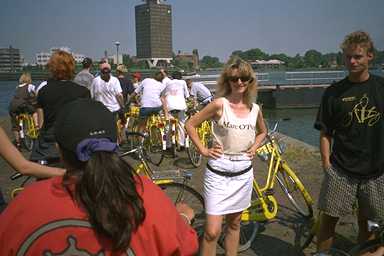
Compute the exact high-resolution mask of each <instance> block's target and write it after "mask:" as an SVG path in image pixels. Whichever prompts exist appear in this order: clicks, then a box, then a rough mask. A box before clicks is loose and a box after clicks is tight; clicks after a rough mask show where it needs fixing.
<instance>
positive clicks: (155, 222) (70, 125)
mask: <svg viewBox="0 0 384 256" xmlns="http://www.w3.org/2000/svg"><path fill="white" fill-rule="evenodd" d="M79 110H81V111H79ZM89 117H93V118H89ZM55 136H56V141H57V143H58V146H59V150H60V154H61V157H62V160H63V162H64V165H65V167H66V170H67V171H66V173H65V175H64V176H63V177H57V178H53V179H47V180H43V181H39V182H35V183H33V184H31V185H30V186H27V187H26V188H25V190H24V191H23V192H21V193H20V194H19V195H18V196H17V197H16V198H15V199H14V200H13V201H12V202H11V203H10V204H9V206H8V207H7V208H6V209H5V211H4V212H3V213H2V215H0V255H43V254H44V255H58V254H60V255H80V254H81V255H193V254H195V253H196V252H197V250H198V241H197V235H196V232H195V231H194V230H193V228H192V227H191V226H189V225H188V222H190V220H191V219H192V218H193V217H194V213H193V210H192V209H191V208H190V207H188V206H187V205H185V204H180V205H177V206H176V207H175V206H174V205H173V203H172V202H171V200H170V199H169V198H167V197H166V195H165V194H164V193H163V192H162V191H161V189H160V188H159V187H158V186H156V185H155V184H154V183H153V182H152V181H151V180H149V179H147V178H145V177H139V176H137V175H136V174H135V172H134V171H133V169H132V168H131V166H130V165H129V164H128V163H127V162H125V161H124V160H123V159H121V158H119V156H118V154H117V152H116V150H117V144H116V129H115V125H114V117H113V114H112V113H111V112H110V111H108V109H107V108H106V107H104V105H103V104H102V103H100V102H96V101H92V100H90V99H79V100H76V101H73V102H71V103H68V104H66V105H65V106H64V107H63V108H62V110H61V111H60V113H59V115H58V117H57V120H56V123H55Z"/></svg>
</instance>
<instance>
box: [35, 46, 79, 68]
mask: <svg viewBox="0 0 384 256" xmlns="http://www.w3.org/2000/svg"><path fill="white" fill-rule="evenodd" d="M59 50H61V51H66V52H68V53H71V54H72V56H73V58H74V59H75V62H76V63H81V62H82V61H83V60H84V58H85V57H86V56H85V55H84V54H79V53H74V52H72V51H71V48H69V47H66V46H63V47H52V48H51V49H50V50H49V52H39V53H37V54H36V64H37V65H39V66H45V65H47V64H48V61H49V58H51V55H52V54H53V53H54V52H56V51H59Z"/></svg>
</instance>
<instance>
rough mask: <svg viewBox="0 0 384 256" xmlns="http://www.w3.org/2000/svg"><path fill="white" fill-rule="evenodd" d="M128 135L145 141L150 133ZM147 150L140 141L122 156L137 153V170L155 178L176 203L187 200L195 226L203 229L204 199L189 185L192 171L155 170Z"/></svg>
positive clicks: (141, 173) (152, 178) (128, 133)
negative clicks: (192, 211) (193, 214)
mask: <svg viewBox="0 0 384 256" xmlns="http://www.w3.org/2000/svg"><path fill="white" fill-rule="evenodd" d="M126 136H127V138H131V137H132V136H138V137H141V138H144V140H138V141H145V137H148V136H149V135H148V134H143V133H139V132H127V134H126ZM145 150H146V149H145V147H144V145H143V143H139V145H138V146H137V148H135V149H132V150H129V151H127V152H124V153H122V154H121V155H120V157H124V156H127V155H131V154H136V155H137V157H138V160H139V164H138V165H137V166H136V167H135V170H136V172H137V173H138V174H140V175H144V176H147V177H149V178H150V179H151V180H153V182H154V183H155V184H157V185H158V186H160V188H161V189H162V190H163V191H164V192H165V193H166V194H167V195H168V196H169V197H170V198H171V199H172V201H173V202H174V203H175V204H176V203H178V202H185V203H187V204H188V205H189V206H190V207H192V209H193V210H194V212H195V220H194V223H193V227H194V228H196V229H198V228H199V229H200V230H201V228H202V225H203V223H204V220H205V211H204V200H203V197H202V195H201V194H200V193H199V192H197V191H196V190H195V189H194V188H193V187H191V186H189V182H190V181H191V179H192V173H191V172H190V171H187V170H161V171H153V170H152V169H151V167H150V165H149V163H148V162H147V158H146V153H145Z"/></svg>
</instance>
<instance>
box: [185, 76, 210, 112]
mask: <svg viewBox="0 0 384 256" xmlns="http://www.w3.org/2000/svg"><path fill="white" fill-rule="evenodd" d="M185 82H186V83H187V86H188V89H189V93H190V95H191V96H192V97H193V98H194V100H195V103H197V104H201V105H202V106H203V107H204V106H206V105H208V103H210V102H211V101H212V100H213V96H212V93H211V91H210V90H209V89H208V88H207V87H206V86H205V85H204V84H203V83H202V82H192V79H186V80H185Z"/></svg>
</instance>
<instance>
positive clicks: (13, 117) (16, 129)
mask: <svg viewBox="0 0 384 256" xmlns="http://www.w3.org/2000/svg"><path fill="white" fill-rule="evenodd" d="M9 116H10V118H11V125H12V133H13V137H14V138H15V143H16V147H18V148H19V147H20V146H21V139H20V134H19V123H18V121H17V118H16V116H17V114H16V113H15V112H9Z"/></svg>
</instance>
